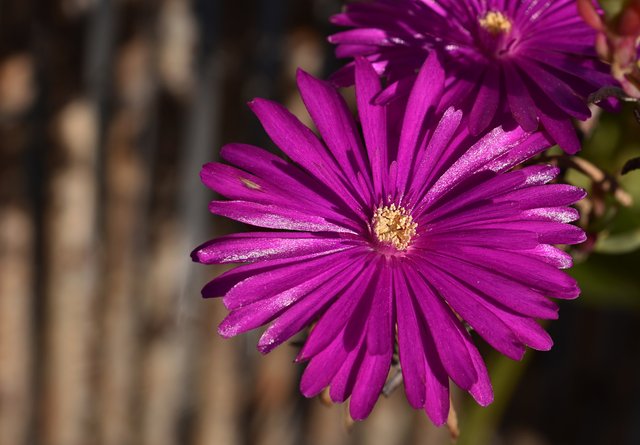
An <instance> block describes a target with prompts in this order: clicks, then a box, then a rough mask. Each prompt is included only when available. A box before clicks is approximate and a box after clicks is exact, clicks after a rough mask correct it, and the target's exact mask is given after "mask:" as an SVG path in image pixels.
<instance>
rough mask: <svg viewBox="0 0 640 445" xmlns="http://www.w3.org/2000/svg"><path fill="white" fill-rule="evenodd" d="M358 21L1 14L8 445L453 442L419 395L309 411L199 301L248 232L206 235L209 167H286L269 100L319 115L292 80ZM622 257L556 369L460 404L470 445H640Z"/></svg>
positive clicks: (3, 430)
mask: <svg viewBox="0 0 640 445" xmlns="http://www.w3.org/2000/svg"><path fill="white" fill-rule="evenodd" d="M340 7H341V2H340V1H339V0H254V1H251V0H235V1H227V0H225V1H220V0H191V1H189V0H119V1H108V0H51V1H46V0H40V1H36V0H30V1H18V0H13V1H11V0H0V445H26V444H35V445H94V444H96V445H134V444H135V445H137V444H140V445H173V444H176V445H177V444H180V445H223V444H229V445H235V444H261V445H272V444H273V445H289V444H291V445H293V444H318V445H340V444H380V445H391V444H436V445H437V444H446V443H449V442H450V439H449V434H448V432H447V431H446V429H436V428H434V427H433V426H431V425H430V424H429V422H428V421H427V419H426V416H425V415H424V413H421V412H415V411H413V410H411V409H410V408H408V406H407V403H406V401H405V399H404V395H403V394H402V390H401V389H400V390H398V391H396V392H395V393H394V394H393V395H392V396H391V397H390V398H388V399H381V400H380V402H379V404H378V405H377V407H376V409H375V410H374V413H373V414H372V416H371V417H370V418H369V419H368V420H367V421H366V422H363V423H359V424H357V425H355V426H354V427H353V428H351V429H350V431H349V432H348V430H347V428H346V427H345V411H344V407H342V406H333V407H328V406H325V405H324V404H322V403H321V402H320V401H319V400H317V399H314V400H306V399H304V398H302V397H301V396H300V395H299V393H298V391H297V384H298V379H299V374H300V372H301V370H302V366H301V365H294V364H292V363H291V362H292V360H293V357H294V356H295V348H294V346H289V345H284V346H282V347H280V348H279V349H278V350H276V351H275V352H273V353H271V354H270V355H269V356H267V357H262V356H260V354H259V353H258V352H257V351H256V350H255V348H254V344H255V342H256V341H257V338H258V334H249V335H243V336H241V337H239V338H235V339H232V340H222V339H221V338H220V337H218V336H217V334H216V325H217V324H218V323H219V321H220V320H221V319H222V317H223V316H224V313H225V310H224V308H223V306H222V304H221V302H220V301H213V300H207V301H205V300H202V299H201V298H200V296H199V295H200V294H199V289H200V287H201V286H202V285H203V284H204V283H205V282H206V281H207V280H208V279H211V278H212V277H213V276H214V275H215V274H216V273H219V272H220V271H221V269H218V270H215V269H214V268H212V267H203V266H199V265H195V264H192V263H191V261H190V259H189V252H190V250H191V249H192V248H193V247H195V246H196V245H197V244H199V243H201V242H203V241H205V240H206V239H208V238H211V237H212V236H214V235H218V234H222V233H226V232H229V231H230V230H232V229H236V227H235V226H233V225H232V224H231V223H229V222H225V221H223V220H222V219H221V218H215V217H213V216H211V215H208V213H207V203H208V201H209V200H210V199H211V198H212V194H211V193H210V192H209V191H207V190H206V189H205V188H204V187H203V186H201V184H200V182H199V178H198V172H199V169H200V166H201V165H202V164H203V163H204V162H207V161H211V160H215V159H216V156H217V151H218V149H219V147H220V146H221V145H222V144H223V143H226V142H231V141H241V142H247V143H254V144H257V145H263V146H268V147H270V146H271V145H270V143H269V142H268V141H267V140H266V139H265V136H264V135H263V134H262V132H261V130H260V127H259V124H258V123H257V121H256V120H255V119H254V118H253V117H252V116H251V115H250V113H249V111H248V109H247V107H246V106H245V102H246V101H247V100H249V99H251V98H252V97H255V96H261V97H269V98H273V99H277V100H279V101H281V102H284V103H285V104H286V105H287V106H288V107H289V108H291V109H292V110H293V111H294V112H296V113H298V114H299V115H302V116H304V111H303V109H302V107H301V103H300V100H299V98H298V96H297V94H296V92H295V85H294V82H293V79H294V75H295V68H296V67H298V66H301V67H303V68H304V69H306V70H307V71H309V72H311V73H313V74H315V75H317V76H325V75H326V74H327V73H329V72H331V71H332V70H334V69H335V68H336V67H337V66H339V63H338V62H337V61H335V60H334V59H333V58H332V50H331V48H330V47H329V46H328V45H327V44H326V43H325V37H326V35H327V34H328V33H330V32H331V27H330V26H329V25H328V22H327V18H328V17H329V16H330V15H331V14H332V13H335V12H337V11H338V10H339V9H340ZM628 115H630V114H629V113H627V116H628ZM615 119H617V120H615ZM607 125H608V126H607ZM634 125H636V124H635V123H634V122H633V119H627V118H610V121H609V123H608V124H606V125H605V124H603V128H609V130H607V131H614V132H615V131H617V133H615V134H617V135H618V136H619V137H618V139H616V142H615V143H614V142H611V137H610V136H607V135H606V134H605V135H604V136H603V135H602V134H601V135H600V136H598V133H597V132H596V135H595V136H594V140H595V141H598V139H597V138H598V137H600V139H601V140H603V141H605V140H606V141H607V143H608V144H609V146H610V147H611V148H610V149H609V150H610V152H607V153H605V154H604V155H603V154H602V152H599V151H597V150H596V149H595V148H589V147H587V148H586V149H585V154H586V155H589V153H591V156H592V157H593V158H594V159H598V157H599V156H600V157H602V159H603V162H608V163H609V164H608V165H609V167H610V168H612V169H615V168H617V167H618V164H620V163H622V162H623V158H624V157H625V156H627V157H628V155H629V154H634V153H635V154H636V155H637V154H638V147H637V140H638V138H637V137H636V136H637V135H638V133H637V132H636V133H633V132H634V131H637V128H639V127H634ZM612 128H613V130H611V129H612ZM629 129H632V130H629ZM603 131H604V130H603ZM629 131H631V133H629ZM634 134H635V136H633V135H634ZM625 135H626V136H625ZM594 144H595V142H594ZM634 144H635V145H634ZM592 145H593V144H592ZM638 176H640V175H638ZM631 181H635V182H629V183H628V184H626V183H623V185H626V186H627V188H628V189H630V190H631V192H632V194H634V196H635V197H636V202H637V201H640V197H639V196H638V194H639V193H640V191H639V190H638V189H640V186H639V185H640V184H639V183H638V181H637V179H635V178H634V179H632V180H631ZM639 215H640V212H639V211H638V209H637V208H634V209H631V210H627V216H626V217H627V218H628V219H629V218H630V219H629V220H630V221H631V223H630V224H626V223H622V226H621V227H622V228H621V229H620V230H626V227H627V226H630V227H637V225H638V224H637V223H638V222H640V216H639ZM625 224H626V226H625ZM611 258H614V257H610V256H605V255H604V254H596V255H594V256H592V257H591V258H590V259H589V261H588V262H585V263H584V264H583V265H582V266H580V267H578V268H576V273H577V274H578V275H580V274H582V277H583V278H581V279H584V282H583V287H585V296H584V298H583V302H582V301H581V302H580V303H568V304H563V305H562V311H561V320H560V321H559V322H555V323H554V324H552V325H551V326H550V330H551V333H552V335H553V336H554V338H555V339H556V343H557V345H556V347H555V348H554V350H553V351H552V352H550V353H547V354H538V353H532V352H529V353H528V354H527V358H526V359H525V362H523V363H513V362H510V361H508V360H506V359H501V358H499V357H498V356H497V355H493V354H491V353H487V354H486V355H485V356H486V357H487V360H488V362H489V363H490V365H491V371H490V372H491V374H492V379H493V381H494V385H495V387H496V402H495V404H494V405H493V406H492V407H491V408H488V409H481V408H478V407H476V406H474V405H473V403H469V400H468V398H467V397H466V396H463V395H459V394H457V395H456V405H457V407H458V413H459V416H460V423H461V425H460V426H461V429H462V436H461V438H460V442H461V443H465V444H484V443H498V444H503V443H504V444H523V445H529V444H531V445H535V444H541V445H542V444H556V443H566V444H574V443H575V444H600V443H602V444H609V443H616V444H638V443H640V386H639V384H638V375H639V374H640V373H639V371H640V346H639V345H640V341H638V340H640V335H639V333H638V328H639V325H638V322H639V321H640V316H639V314H640V311H639V309H638V308H639V307H640V301H639V300H640V285H639V282H638V276H637V275H638V274H637V267H638V264H640V263H638V260H639V257H638V255H637V250H635V252H634V249H631V251H630V252H629V253H627V254H626V255H622V256H620V255H619V256H616V257H615V258H616V260H615V261H616V262H615V263H614V262H612V261H613V260H611ZM621 271H622V272H621ZM625 271H626V272H625ZM594 273H595V274H596V275H597V277H596V278H591V282H589V279H590V278H589V277H593V275H594ZM607 273H609V275H607ZM611 273H613V274H614V275H613V276H611ZM598 274H599V275H598ZM621 274H622V275H621ZM585 283H586V284H585ZM590 283H591V284H590ZM612 301H613V303H611V302H612Z"/></svg>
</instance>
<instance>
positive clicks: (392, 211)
mask: <svg viewBox="0 0 640 445" xmlns="http://www.w3.org/2000/svg"><path fill="white" fill-rule="evenodd" d="M416 227H418V225H417V224H416V223H414V222H413V218H412V217H411V215H409V214H408V213H407V211H406V210H405V209H404V208H403V207H396V205H395V204H391V205H390V206H384V207H379V208H378V209H377V210H376V213H375V214H374V215H373V231H374V233H375V234H376V237H377V238H378V241H380V242H382V243H388V244H391V245H393V247H395V248H396V249H398V250H406V249H407V247H409V243H410V242H411V237H413V236H414V235H415V234H416Z"/></svg>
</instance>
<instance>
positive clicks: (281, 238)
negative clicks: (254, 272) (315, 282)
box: [191, 232, 349, 264]
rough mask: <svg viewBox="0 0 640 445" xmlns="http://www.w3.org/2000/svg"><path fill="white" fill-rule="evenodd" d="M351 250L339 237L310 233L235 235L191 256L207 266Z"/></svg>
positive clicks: (208, 243)
mask: <svg viewBox="0 0 640 445" xmlns="http://www.w3.org/2000/svg"><path fill="white" fill-rule="evenodd" d="M348 247H349V246H348V245H346V244H343V242H341V240H340V239H338V238H332V237H323V236H314V235H313V234H310V233H274V232H251V233H235V234H232V235H227V236H223V237H220V238H216V239H214V240H211V241H207V242H206V243H204V244H203V245H201V246H199V247H197V248H196V249H195V250H194V251H193V253H192V255H191V257H192V258H193V260H194V261H197V262H199V263H203V264H224V263H244V262H254V261H258V260H269V259H280V258H291V257H296V256H302V255H307V254H313V253H322V252H336V251H339V250H344V249H346V248H348Z"/></svg>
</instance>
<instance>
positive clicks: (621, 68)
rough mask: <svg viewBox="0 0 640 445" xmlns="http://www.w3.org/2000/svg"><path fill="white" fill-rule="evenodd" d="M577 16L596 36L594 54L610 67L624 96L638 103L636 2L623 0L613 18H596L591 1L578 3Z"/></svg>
mask: <svg viewBox="0 0 640 445" xmlns="http://www.w3.org/2000/svg"><path fill="white" fill-rule="evenodd" d="M578 10H579V11H580V15H581V16H582V18H583V19H584V20H585V22H586V23H587V24H589V26H591V27H592V28H593V29H595V30H596V31H597V32H598V35H597V38H596V51H597V53H598V55H599V56H600V58H602V59H603V60H606V61H607V62H609V63H610V64H611V73H612V74H613V77H615V78H616V80H618V81H619V82H620V85H621V86H622V88H623V89H624V91H625V93H626V94H627V95H629V96H630V97H633V98H636V99H640V0H627V1H625V2H624V4H623V7H622V9H621V10H620V11H619V12H618V13H617V14H616V15H614V16H613V17H606V16H603V15H601V14H600V12H599V11H598V9H597V8H596V7H595V5H594V4H593V0H578Z"/></svg>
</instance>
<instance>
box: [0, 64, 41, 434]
mask: <svg viewBox="0 0 640 445" xmlns="http://www.w3.org/2000/svg"><path fill="white" fill-rule="evenodd" d="M3 62H4V63H1V64H0V65H2V68H0V71H2V72H3V73H2V74H7V73H6V70H4V69H3V68H7V65H8V64H13V63H16V62H17V63H20V60H19V59H15V58H14V59H12V60H11V59H10V60H7V61H3ZM10 69H11V70H12V71H13V72H14V74H20V73H21V71H22V70H18V71H15V70H14V69H13V68H10ZM2 74H0V90H4V89H5V88H4V87H6V88H12V89H15V88H16V85H15V82H16V81H18V82H20V81H21V80H20V79H16V78H15V76H13V75H11V77H12V79H7V78H6V76H4V75H2ZM31 93H32V92H31ZM12 95H13V98H17V97H18V96H16V94H15V91H14V92H13V93H12ZM6 99H7V97H6V95H3V94H1V93H0V120H1V119H4V118H8V119H9V121H10V122H8V125H6V126H4V125H2V123H3V122H1V121H0V141H1V142H0V144H1V145H0V444H17V445H21V444H23V443H25V442H26V440H27V437H28V428H29V427H30V425H31V416H32V413H33V406H32V396H33V390H32V366H33V329H34V326H33V316H32V313H33V304H34V286H33V282H34V280H33V278H34V260H35V258H34V224H33V221H32V218H33V214H32V208H31V206H30V203H29V202H28V192H27V190H26V185H27V180H26V177H25V165H24V162H23V158H22V155H23V152H24V149H25V144H24V141H25V139H26V134H27V132H28V127H27V125H25V124H24V123H22V124H20V123H18V124H16V121H14V119H15V117H16V116H8V115H7V114H4V113H2V111H9V110H11V109H12V108H13V107H11V106H7V105H12V104H11V103H10V104H7V101H6ZM12 102H13V105H16V104H17V102H20V100H18V101H17V102H16V101H12ZM13 111H17V110H15V109H14V110H13Z"/></svg>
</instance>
